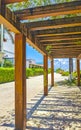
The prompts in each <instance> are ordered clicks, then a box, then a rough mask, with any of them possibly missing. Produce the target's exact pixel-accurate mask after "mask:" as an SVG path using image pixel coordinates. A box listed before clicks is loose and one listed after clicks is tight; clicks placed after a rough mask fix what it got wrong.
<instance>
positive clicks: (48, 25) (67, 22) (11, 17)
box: [0, 0, 81, 58]
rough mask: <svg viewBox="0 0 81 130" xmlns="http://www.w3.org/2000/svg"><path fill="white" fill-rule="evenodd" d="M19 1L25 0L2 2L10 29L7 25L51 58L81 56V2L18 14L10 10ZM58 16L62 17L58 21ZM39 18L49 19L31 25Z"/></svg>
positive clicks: (42, 7)
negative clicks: (8, 6) (12, 4)
mask: <svg viewBox="0 0 81 130" xmlns="http://www.w3.org/2000/svg"><path fill="white" fill-rule="evenodd" d="M16 2H23V0H4V1H3V0H0V3H1V4H0V7H1V8H0V14H1V15H0V17H1V18H2V19H3V21H4V18H5V19H6V20H7V22H9V23H10V24H11V26H8V24H9V23H5V22H4V25H5V26H8V27H9V29H10V30H11V31H14V32H15V33H19V32H21V33H23V34H24V35H25V36H26V37H27V41H28V42H29V44H31V45H32V46H33V47H35V48H36V49H37V50H38V51H40V52H41V53H42V54H47V55H49V57H53V58H70V57H72V58H76V57H78V56H79V55H80V54H81V16H80V13H81V0H78V1H77V0H76V1H72V2H65V3H60V4H52V5H47V6H41V7H35V8H27V9H21V10H16V11H11V10H10V9H9V8H7V7H6V5H7V4H11V3H16ZM2 7H3V8H2ZM65 15H71V17H67V18H66V17H65ZM56 16H60V17H61V18H56V19H55V17H56ZM46 17H49V20H48V19H47V18H46ZM51 17H54V19H51ZM64 17H65V18H64ZM37 18H45V20H41V21H36V22H31V20H32V19H37ZM26 20H30V22H26ZM12 25H13V27H12Z"/></svg>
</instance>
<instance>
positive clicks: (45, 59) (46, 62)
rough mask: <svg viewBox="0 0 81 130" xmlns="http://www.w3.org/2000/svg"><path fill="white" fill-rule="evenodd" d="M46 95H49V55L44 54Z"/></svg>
mask: <svg viewBox="0 0 81 130" xmlns="http://www.w3.org/2000/svg"><path fill="white" fill-rule="evenodd" d="M44 95H45V96H47V95H48V56H47V55H44Z"/></svg>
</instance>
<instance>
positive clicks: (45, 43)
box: [41, 39, 81, 46]
mask: <svg viewBox="0 0 81 130" xmlns="http://www.w3.org/2000/svg"><path fill="white" fill-rule="evenodd" d="M57 44H59V45H60V44H77V45H79V44H81V39H78V40H77V39H75V40H64V41H63V40H61V41H55V42H54V41H51V42H49V41H48V42H42V43H41V45H44V46H45V45H57Z"/></svg>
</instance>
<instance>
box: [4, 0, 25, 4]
mask: <svg viewBox="0 0 81 130" xmlns="http://www.w3.org/2000/svg"><path fill="white" fill-rule="evenodd" d="M23 1H24V0H4V1H3V3H4V4H13V3H18V2H23Z"/></svg>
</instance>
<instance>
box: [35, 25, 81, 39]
mask: <svg viewBox="0 0 81 130" xmlns="http://www.w3.org/2000/svg"><path fill="white" fill-rule="evenodd" d="M33 34H34V35H36V37H43V36H54V35H64V34H65V35H67V34H72V35H73V34H81V26H77V27H65V28H58V29H47V30H40V31H34V32H33Z"/></svg>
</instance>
